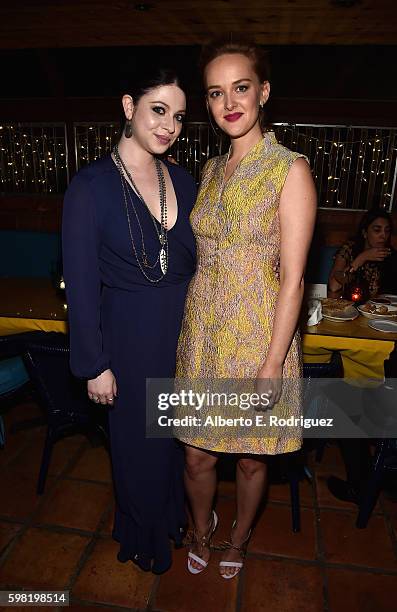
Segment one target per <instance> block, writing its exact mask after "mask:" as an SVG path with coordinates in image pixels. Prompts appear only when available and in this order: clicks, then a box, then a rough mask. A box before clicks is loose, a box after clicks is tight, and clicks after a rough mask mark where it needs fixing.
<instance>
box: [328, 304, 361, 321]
mask: <svg viewBox="0 0 397 612" xmlns="http://www.w3.org/2000/svg"><path fill="white" fill-rule="evenodd" d="M357 317H358V312H357V310H356V309H355V308H354V307H352V308H349V310H346V312H342V313H341V314H340V315H326V314H324V313H323V319H327V321H341V322H342V321H354V319H357Z"/></svg>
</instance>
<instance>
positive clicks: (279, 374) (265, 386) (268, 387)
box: [256, 363, 283, 410]
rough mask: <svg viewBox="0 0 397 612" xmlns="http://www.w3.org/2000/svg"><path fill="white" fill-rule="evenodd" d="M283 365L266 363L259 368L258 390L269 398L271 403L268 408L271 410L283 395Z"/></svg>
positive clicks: (257, 377)
mask: <svg viewBox="0 0 397 612" xmlns="http://www.w3.org/2000/svg"><path fill="white" fill-rule="evenodd" d="M282 378H283V368H282V366H276V367H274V366H269V365H267V364H266V363H265V364H264V365H263V366H262V367H261V368H260V369H259V371H258V374H257V376H256V390H257V393H258V394H259V395H261V394H262V393H263V394H265V395H267V396H268V398H269V405H268V406H266V410H271V409H272V408H273V406H274V405H275V404H277V402H278V401H279V399H280V397H281V391H282V386H283V380H282Z"/></svg>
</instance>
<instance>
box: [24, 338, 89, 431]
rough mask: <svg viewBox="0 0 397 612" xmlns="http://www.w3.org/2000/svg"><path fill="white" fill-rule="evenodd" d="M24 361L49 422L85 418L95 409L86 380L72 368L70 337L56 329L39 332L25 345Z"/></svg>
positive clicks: (77, 420)
mask: <svg viewBox="0 0 397 612" xmlns="http://www.w3.org/2000/svg"><path fill="white" fill-rule="evenodd" d="M24 362H25V366H26V369H27V370H28V372H29V376H30V378H31V380H32V383H33V384H34V386H35V388H36V390H37V393H38V395H39V399H40V400H41V402H42V404H43V406H44V408H45V409H46V411H47V414H48V419H49V422H50V423H51V422H53V424H57V425H59V424H60V423H61V422H62V421H65V422H70V421H76V423H77V422H82V421H85V420H88V419H89V416H90V413H91V412H92V411H93V406H92V403H91V402H90V401H89V399H88V397H87V393H86V383H85V382H84V381H81V380H78V379H76V378H74V377H73V376H72V374H71V372H70V368H69V338H68V336H66V335H65V334H61V333H55V332H50V333H48V332H37V333H36V334H35V335H34V336H33V337H32V338H31V339H29V341H28V342H27V343H26V345H25V351H24Z"/></svg>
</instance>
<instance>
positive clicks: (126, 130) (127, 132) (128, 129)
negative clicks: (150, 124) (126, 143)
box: [124, 119, 132, 138]
mask: <svg viewBox="0 0 397 612" xmlns="http://www.w3.org/2000/svg"><path fill="white" fill-rule="evenodd" d="M124 136H125V137H126V138H131V136H132V123H131V119H127V121H126V122H125V127H124Z"/></svg>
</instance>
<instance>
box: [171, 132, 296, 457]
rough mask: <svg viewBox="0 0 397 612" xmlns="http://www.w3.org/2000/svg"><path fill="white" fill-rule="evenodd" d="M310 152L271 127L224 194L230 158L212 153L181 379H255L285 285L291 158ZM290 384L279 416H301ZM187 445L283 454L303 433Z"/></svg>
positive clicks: (198, 217) (197, 212)
mask: <svg viewBox="0 0 397 612" xmlns="http://www.w3.org/2000/svg"><path fill="white" fill-rule="evenodd" d="M298 157H303V156H302V155H300V154H299V153H295V152H292V151H290V150H289V149H286V148H285V147H283V146H281V145H280V144H278V143H277V141H276V138H275V135H274V133H273V132H268V133H266V134H265V135H264V137H263V139H261V140H260V142H258V143H257V144H256V145H255V146H254V147H253V148H252V149H251V150H250V151H249V152H248V154H247V155H246V156H245V157H244V158H243V159H242V160H241V161H240V163H239V165H238V166H237V167H236V169H235V171H234V172H233V174H232V175H231V177H230V178H229V180H228V181H227V182H226V183H225V185H224V188H223V190H222V183H223V177H224V172H225V165H226V163H227V156H226V155H223V156H220V157H215V158H213V159H210V160H209V161H208V162H207V164H206V165H205V167H204V170H203V175H202V181H201V185H200V190H199V193H198V197H197V201H196V204H195V206H194V208H193V210H192V213H191V216H190V220H191V224H192V227H193V231H194V233H195V236H196V240H197V251H198V261H197V271H196V274H195V276H194V278H193V280H192V281H191V283H190V287H189V290H188V295H187V300H186V306H185V314H184V319H183V324H182V330H181V335H180V338H179V345H178V353H177V378H183V379H214V378H217V379H251V380H254V379H255V378H256V375H257V372H258V369H259V367H260V366H261V365H262V364H263V363H264V361H265V359H266V355H267V351H268V348H269V344H270V340H271V335H272V327H273V320H274V315H275V308H276V302H277V296H278V291H279V275H278V268H279V257H280V224H279V215H278V205H279V200H280V194H281V190H282V188H283V185H284V182H285V179H286V177H287V174H288V171H289V169H290V167H291V165H292V163H293V162H294V161H295V160H296V159H297V158H298ZM301 377H302V354H301V342H300V337H299V333H298V332H297V333H296V334H295V336H294V338H293V340H292V343H291V346H290V349H289V351H288V354H287V357H286V360H285V363H284V368H283V379H286V378H287V379H294V380H296V381H299V380H300V379H301ZM287 387H288V385H283V391H282V395H281V399H280V401H279V403H278V404H277V413H278V415H280V416H282V417H290V416H297V417H299V416H300V414H301V406H302V398H301V390H300V385H299V384H296V385H293V386H292V390H291V387H288V388H287ZM175 435H176V436H177V437H178V438H179V439H181V440H182V441H183V442H185V443H187V444H190V445H192V446H196V447H199V448H205V449H208V450H212V451H218V452H227V453H253V454H278V453H285V452H290V451H294V450H297V449H299V448H300V446H301V443H302V440H301V429H299V430H298V435H296V431H295V435H294V437H291V436H290V435H288V432H286V431H285V430H284V433H283V432H280V435H278V434H274V433H272V435H268V430H267V431H266V432H265V433H264V434H263V436H256V437H252V438H251V437H249V436H238V435H237V436H230V435H229V434H228V433H227V434H226V432H225V436H224V437H222V435H221V436H219V431H217V435H216V436H214V437H212V436H211V431H210V430H209V431H208V432H206V434H205V435H199V436H197V435H196V436H194V435H192V436H189V431H183V433H182V432H176V434H175Z"/></svg>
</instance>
